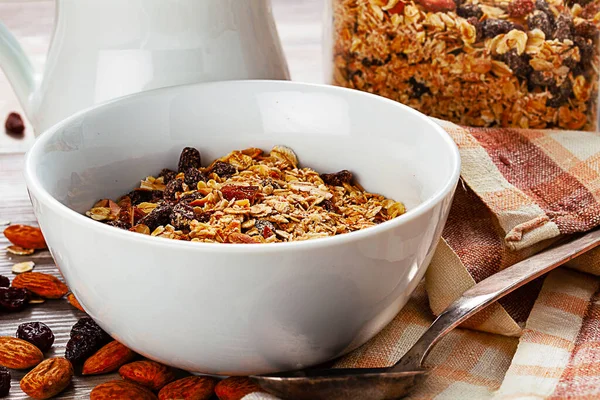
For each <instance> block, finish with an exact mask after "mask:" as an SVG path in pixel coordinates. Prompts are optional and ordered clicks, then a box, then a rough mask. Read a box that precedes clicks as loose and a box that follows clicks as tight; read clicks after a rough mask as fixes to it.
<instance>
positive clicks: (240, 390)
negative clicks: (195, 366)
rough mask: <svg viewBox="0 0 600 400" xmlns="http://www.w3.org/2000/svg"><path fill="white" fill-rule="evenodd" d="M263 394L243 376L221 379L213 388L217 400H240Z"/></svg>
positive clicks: (250, 380) (256, 385) (254, 383)
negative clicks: (253, 394)
mask: <svg viewBox="0 0 600 400" xmlns="http://www.w3.org/2000/svg"><path fill="white" fill-rule="evenodd" d="M255 392H264V391H263V390H262V389H261V388H260V386H258V384H257V383H256V382H254V381H253V380H252V379H250V378H248V377H245V376H232V377H230V378H227V379H223V380H222V381H221V382H219V383H218V384H217V386H216V387H215V393H216V394H217V397H218V398H219V400H241V399H242V398H243V397H244V396H246V395H248V394H250V393H255Z"/></svg>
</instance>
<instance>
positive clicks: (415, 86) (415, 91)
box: [408, 77, 431, 99]
mask: <svg viewBox="0 0 600 400" xmlns="http://www.w3.org/2000/svg"><path fill="white" fill-rule="evenodd" d="M408 83H409V85H410V87H411V93H410V97H411V98H412V99H420V98H421V96H423V95H424V94H431V91H430V90H429V88H428V87H427V85H425V84H423V83H421V82H419V81H417V80H416V79H415V78H413V77H410V79H409V80H408Z"/></svg>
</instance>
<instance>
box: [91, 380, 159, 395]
mask: <svg viewBox="0 0 600 400" xmlns="http://www.w3.org/2000/svg"><path fill="white" fill-rule="evenodd" d="M116 399H123V400H124V399H131V400H133V399H135V400H157V397H156V396H155V395H154V393H152V392H151V391H150V390H148V389H146V388H145V387H143V386H140V385H137V384H135V383H133V382H129V381H122V380H116V381H110V382H106V383H103V384H101V385H98V386H96V387H95V388H94V389H93V390H92V392H91V393H90V400H116Z"/></svg>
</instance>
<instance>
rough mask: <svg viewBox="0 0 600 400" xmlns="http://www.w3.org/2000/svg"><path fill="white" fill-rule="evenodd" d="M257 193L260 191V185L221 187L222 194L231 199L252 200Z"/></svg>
mask: <svg viewBox="0 0 600 400" xmlns="http://www.w3.org/2000/svg"><path fill="white" fill-rule="evenodd" d="M256 193H258V186H239V185H225V186H223V187H222V188H221V194H223V197H224V198H225V199H227V200H229V201H231V200H233V199H236V200H244V199H248V200H250V201H252V200H254V197H255V196H256Z"/></svg>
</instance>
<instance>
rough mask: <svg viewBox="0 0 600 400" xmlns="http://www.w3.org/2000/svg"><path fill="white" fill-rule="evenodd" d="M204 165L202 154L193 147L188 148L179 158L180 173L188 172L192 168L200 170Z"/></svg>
mask: <svg viewBox="0 0 600 400" xmlns="http://www.w3.org/2000/svg"><path fill="white" fill-rule="evenodd" d="M201 165H202V158H201V157H200V152H199V151H198V150H196V149H195V148H193V147H186V148H184V149H183V151H182V152H181V155H180V156H179V167H178V169H177V170H178V171H179V172H184V171H187V170H188V169H190V168H200V166H201Z"/></svg>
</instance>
